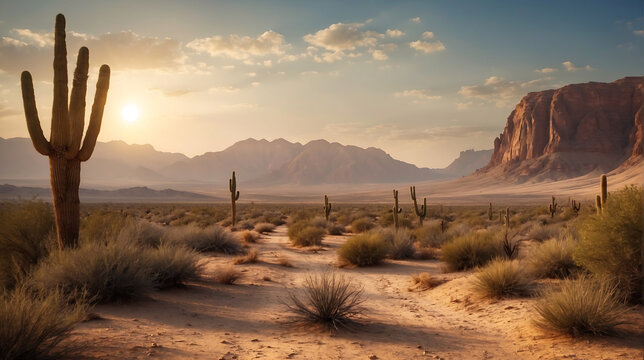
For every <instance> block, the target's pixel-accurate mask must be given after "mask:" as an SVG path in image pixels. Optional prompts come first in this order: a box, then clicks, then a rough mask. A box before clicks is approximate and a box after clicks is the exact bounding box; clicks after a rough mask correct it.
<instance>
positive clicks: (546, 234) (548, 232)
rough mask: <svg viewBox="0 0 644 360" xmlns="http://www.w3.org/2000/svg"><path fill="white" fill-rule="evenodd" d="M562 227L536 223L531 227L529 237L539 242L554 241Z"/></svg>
mask: <svg viewBox="0 0 644 360" xmlns="http://www.w3.org/2000/svg"><path fill="white" fill-rule="evenodd" d="M561 227H562V225H561V224H553V225H541V224H539V223H535V224H533V225H532V226H531V227H530V230H529V231H528V236H529V237H530V238H531V239H534V240H537V241H545V240H548V239H553V238H556V237H557V236H558V235H559V233H560V231H561Z"/></svg>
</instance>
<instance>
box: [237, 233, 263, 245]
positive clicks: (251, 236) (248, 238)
mask: <svg viewBox="0 0 644 360" xmlns="http://www.w3.org/2000/svg"><path fill="white" fill-rule="evenodd" d="M239 237H240V238H241V239H242V241H243V242H244V243H246V244H254V243H256V242H257V240H259V233H258V232H256V231H253V230H244V231H242V232H240V233H239Z"/></svg>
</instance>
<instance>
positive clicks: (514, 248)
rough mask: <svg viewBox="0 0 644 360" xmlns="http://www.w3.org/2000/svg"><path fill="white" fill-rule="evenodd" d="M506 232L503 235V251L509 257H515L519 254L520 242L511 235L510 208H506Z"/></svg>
mask: <svg viewBox="0 0 644 360" xmlns="http://www.w3.org/2000/svg"><path fill="white" fill-rule="evenodd" d="M504 220H505V232H504V236H503V251H504V252H505V255H506V256H507V257H508V259H514V258H516V257H517V255H518V254H519V243H518V242H513V241H512V238H511V237H510V208H506V209H505V216H504Z"/></svg>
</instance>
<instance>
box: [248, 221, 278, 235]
mask: <svg viewBox="0 0 644 360" xmlns="http://www.w3.org/2000/svg"><path fill="white" fill-rule="evenodd" d="M253 230H255V231H256V232H258V233H260V234H268V233H271V232H273V231H275V225H273V224H271V223H266V222H263V223H257V224H255V228H254V229H253Z"/></svg>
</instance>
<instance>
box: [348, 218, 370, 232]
mask: <svg viewBox="0 0 644 360" xmlns="http://www.w3.org/2000/svg"><path fill="white" fill-rule="evenodd" d="M374 226H375V225H374V223H373V221H371V219H370V218H367V217H363V218H360V219H356V220H353V222H351V232H352V233H354V234H358V233H363V232H365V231H369V230H371V229H373V227H374Z"/></svg>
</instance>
